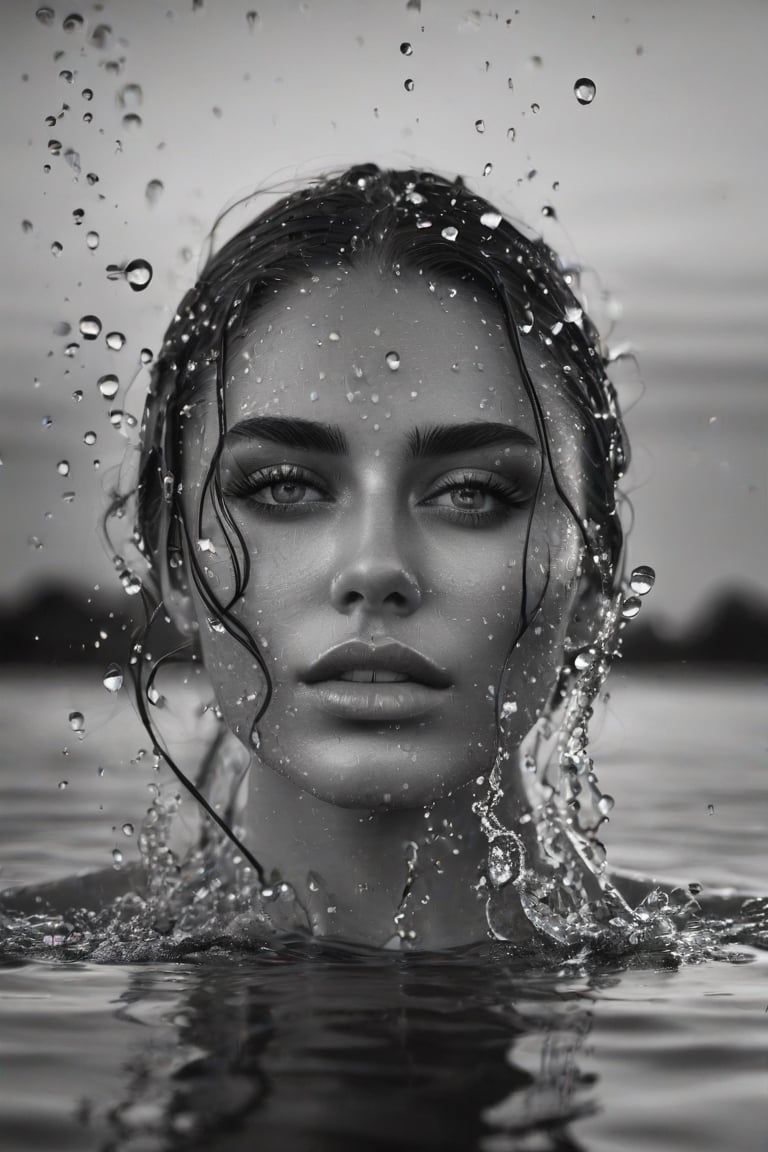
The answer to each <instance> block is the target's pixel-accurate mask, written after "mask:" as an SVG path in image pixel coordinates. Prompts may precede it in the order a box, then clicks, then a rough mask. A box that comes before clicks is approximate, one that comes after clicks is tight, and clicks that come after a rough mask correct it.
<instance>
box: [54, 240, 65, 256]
mask: <svg viewBox="0 0 768 1152" xmlns="http://www.w3.org/2000/svg"><path fill="white" fill-rule="evenodd" d="M63 251H64V248H63V245H62V244H59V242H58V240H54V242H53V244H51V255H52V256H61V253H62V252H63Z"/></svg>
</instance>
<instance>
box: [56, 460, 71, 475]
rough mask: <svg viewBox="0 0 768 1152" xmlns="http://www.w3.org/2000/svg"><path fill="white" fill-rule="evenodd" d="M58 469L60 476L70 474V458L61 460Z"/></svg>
mask: <svg viewBox="0 0 768 1152" xmlns="http://www.w3.org/2000/svg"><path fill="white" fill-rule="evenodd" d="M56 471H57V472H58V474H59V476H69V460H59V462H58V464H57V465H56Z"/></svg>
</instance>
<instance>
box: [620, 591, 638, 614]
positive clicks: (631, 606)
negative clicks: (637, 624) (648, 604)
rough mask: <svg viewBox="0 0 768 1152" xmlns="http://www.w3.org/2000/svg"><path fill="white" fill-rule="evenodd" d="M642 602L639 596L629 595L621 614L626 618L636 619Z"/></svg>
mask: <svg viewBox="0 0 768 1152" xmlns="http://www.w3.org/2000/svg"><path fill="white" fill-rule="evenodd" d="M640 608H641V603H640V599H639V597H637V596H628V597H627V599H626V600H625V601H624V603H623V604H622V606H621V615H622V616H623V618H624V619H625V620H634V618H635V616H637V614H638V612H639V611H640Z"/></svg>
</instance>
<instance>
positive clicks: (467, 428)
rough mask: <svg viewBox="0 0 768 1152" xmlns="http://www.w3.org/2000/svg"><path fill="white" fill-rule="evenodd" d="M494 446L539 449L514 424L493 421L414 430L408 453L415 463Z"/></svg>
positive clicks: (436, 425) (440, 425)
mask: <svg viewBox="0 0 768 1152" xmlns="http://www.w3.org/2000/svg"><path fill="white" fill-rule="evenodd" d="M494 444H520V445H522V446H523V447H525V448H535V449H536V450H537V451H538V448H539V445H538V444H537V443H536V441H535V440H534V439H533V437H532V436H529V435H528V433H527V432H523V431H522V430H521V429H520V428H515V427H514V426H513V425H512V424H499V423H495V422H494V421H492V420H476V421H472V422H471V423H469V424H433V425H430V426H429V427H428V428H424V429H420V428H414V429H413V431H412V432H410V433H409V434H408V449H409V451H410V453H411V455H412V457H413V458H414V459H415V460H419V459H421V458H423V457H425V456H449V455H450V454H451V453H453V452H466V451H467V450H468V449H470V448H486V447H489V446H492V445H494Z"/></svg>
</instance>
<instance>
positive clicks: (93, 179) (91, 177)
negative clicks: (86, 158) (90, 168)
mask: <svg viewBox="0 0 768 1152" xmlns="http://www.w3.org/2000/svg"><path fill="white" fill-rule="evenodd" d="M85 179H86V181H87V182H88V183H89V184H90V186H91V187H93V185H94V184H98V182H99V178H98V176H97V175H96V173H95V172H88V173H87V174H86V177H85Z"/></svg>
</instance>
